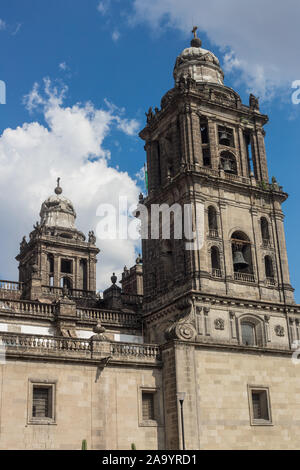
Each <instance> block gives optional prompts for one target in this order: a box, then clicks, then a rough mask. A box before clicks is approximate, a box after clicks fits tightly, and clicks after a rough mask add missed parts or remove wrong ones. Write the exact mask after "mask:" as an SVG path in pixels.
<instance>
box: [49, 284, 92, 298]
mask: <svg viewBox="0 0 300 470" xmlns="http://www.w3.org/2000/svg"><path fill="white" fill-rule="evenodd" d="M42 292H43V294H46V295H52V296H55V297H57V298H59V297H62V296H63V288H62V287H54V286H42ZM68 294H69V296H70V298H72V299H95V298H96V297H97V295H96V293H95V292H93V291H88V290H81V289H68Z"/></svg>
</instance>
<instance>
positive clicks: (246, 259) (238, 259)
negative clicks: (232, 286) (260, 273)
mask: <svg viewBox="0 0 300 470" xmlns="http://www.w3.org/2000/svg"><path fill="white" fill-rule="evenodd" d="M231 246H232V259H233V271H234V278H235V280H241V281H245V282H254V281H255V279H254V275H253V263H252V253H251V242H250V240H249V238H248V237H247V235H246V234H245V233H243V232H234V233H233V234H232V237H231Z"/></svg>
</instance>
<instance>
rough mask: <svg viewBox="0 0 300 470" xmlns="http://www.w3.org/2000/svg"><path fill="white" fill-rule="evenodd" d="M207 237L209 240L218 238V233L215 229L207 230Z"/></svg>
mask: <svg viewBox="0 0 300 470" xmlns="http://www.w3.org/2000/svg"><path fill="white" fill-rule="evenodd" d="M209 236H210V237H211V238H218V237H219V232H218V230H216V229H210V230H209Z"/></svg>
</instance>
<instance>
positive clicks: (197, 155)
mask: <svg viewBox="0 0 300 470" xmlns="http://www.w3.org/2000/svg"><path fill="white" fill-rule="evenodd" d="M191 123H192V140H193V153H194V155H193V160H194V164H195V165H200V166H203V155H202V139H201V129H200V118H199V116H198V114H196V113H195V112H192V114H191Z"/></svg>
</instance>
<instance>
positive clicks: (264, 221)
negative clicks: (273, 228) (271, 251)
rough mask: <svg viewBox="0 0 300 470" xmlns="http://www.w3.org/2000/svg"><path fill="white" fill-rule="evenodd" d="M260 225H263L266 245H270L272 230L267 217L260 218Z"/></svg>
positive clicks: (264, 243)
mask: <svg viewBox="0 0 300 470" xmlns="http://www.w3.org/2000/svg"><path fill="white" fill-rule="evenodd" d="M260 227H261V237H262V241H263V245H264V246H269V244H270V231H269V223H268V221H267V219H266V218H265V217H262V218H261V219H260Z"/></svg>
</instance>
